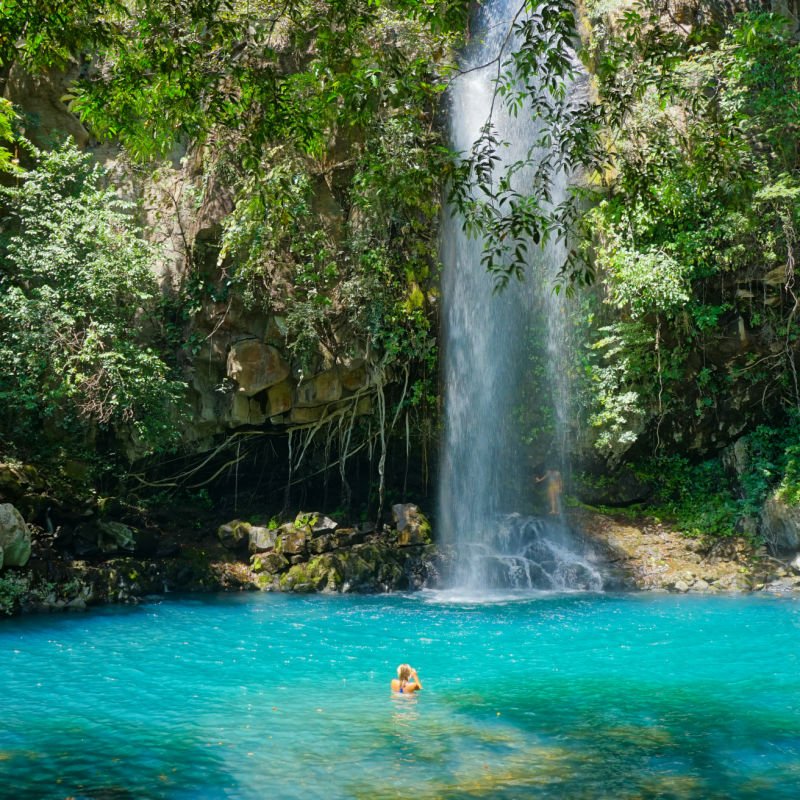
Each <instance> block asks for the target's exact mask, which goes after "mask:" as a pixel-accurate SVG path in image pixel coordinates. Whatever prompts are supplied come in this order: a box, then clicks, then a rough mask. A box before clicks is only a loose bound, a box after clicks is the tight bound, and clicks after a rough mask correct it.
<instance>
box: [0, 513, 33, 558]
mask: <svg viewBox="0 0 800 800" xmlns="http://www.w3.org/2000/svg"><path fill="white" fill-rule="evenodd" d="M30 557H31V532H30V531H29V530H28V526H27V525H26V524H25V520H24V519H23V518H22V514H20V513H19V511H17V509H16V508H14V506H12V505H11V503H0V568H1V567H4V566H5V567H24V566H25V565H26V564H27V563H28V559H29V558H30Z"/></svg>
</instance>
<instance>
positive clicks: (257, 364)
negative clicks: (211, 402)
mask: <svg viewBox="0 0 800 800" xmlns="http://www.w3.org/2000/svg"><path fill="white" fill-rule="evenodd" d="M227 366H228V377H229V378H230V379H231V380H233V381H235V382H236V384H237V386H238V391H240V392H243V393H244V394H245V395H246V396H247V397H252V396H253V395H255V394H258V393H259V392H261V391H263V390H264V389H268V388H269V387H270V386H274V385H275V384H276V383H280V382H281V381H283V380H285V379H286V378H287V377H288V376H289V365H288V364H287V363H286V362H285V361H284V360H283V358H282V356H281V354H280V353H279V352H278V350H277V349H276V348H274V347H272V346H271V345H268V344H264V343H263V342H261V341H259V340H258V339H241V340H239V341H238V342H234V343H233V344H232V345H231V349H230V350H229V351H228V363H227Z"/></svg>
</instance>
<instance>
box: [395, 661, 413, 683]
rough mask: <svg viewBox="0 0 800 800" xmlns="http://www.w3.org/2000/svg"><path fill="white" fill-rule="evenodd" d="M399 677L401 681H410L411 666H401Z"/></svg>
mask: <svg viewBox="0 0 800 800" xmlns="http://www.w3.org/2000/svg"><path fill="white" fill-rule="evenodd" d="M397 677H398V678H400V680H401V681H408V679H409V678H410V677H411V665H410V664H401V665H400V666H399V667H398V668H397Z"/></svg>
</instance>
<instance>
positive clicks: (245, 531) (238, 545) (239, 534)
mask: <svg viewBox="0 0 800 800" xmlns="http://www.w3.org/2000/svg"><path fill="white" fill-rule="evenodd" d="M251 527H252V526H251V525H250V523H249V522H244V521H243V520H241V519H235V520H232V521H231V522H226V523H225V524H224V525H220V526H219V528H217V538H218V539H219V540H220V542H221V543H222V546H223V547H227V548H228V550H243V549H244V548H245V547H246V546H247V545H248V544H249V542H250V529H251Z"/></svg>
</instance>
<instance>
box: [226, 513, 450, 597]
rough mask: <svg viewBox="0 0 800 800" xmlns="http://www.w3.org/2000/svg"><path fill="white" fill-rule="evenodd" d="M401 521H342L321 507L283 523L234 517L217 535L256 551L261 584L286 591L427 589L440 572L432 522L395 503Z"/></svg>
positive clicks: (253, 563)
mask: <svg viewBox="0 0 800 800" xmlns="http://www.w3.org/2000/svg"><path fill="white" fill-rule="evenodd" d="M392 517H393V520H394V527H390V526H388V525H385V526H383V528H381V529H377V528H376V526H375V525H373V524H362V525H358V526H357V527H354V528H345V527H341V526H340V525H339V524H338V523H337V522H335V521H334V520H332V519H330V517H327V516H325V515H324V514H320V513H301V514H298V515H297V517H296V518H295V519H294V521H293V522H289V523H286V524H284V525H281V526H272V527H269V526H267V527H265V526H258V525H251V524H249V523H247V522H243V521H241V520H234V521H233V522H229V523H227V524H226V525H222V526H221V527H220V528H219V530H218V532H217V536H218V538H219V540H220V542H221V543H222V544H223V545H224V546H225V547H227V548H228V549H229V550H231V551H232V552H234V553H239V554H245V553H247V554H249V556H250V558H249V566H250V570H251V572H252V573H253V575H254V582H255V583H256V584H257V586H258V587H259V588H260V589H264V590H268V591H284V592H300V593H308V592H387V591H392V590H398V589H419V588H422V587H423V586H424V585H426V584H427V583H428V582H429V581H430V580H431V579H433V578H434V577H435V575H436V572H437V568H436V561H437V559H438V557H437V555H436V550H435V548H434V546H433V542H432V539H431V526H430V524H429V523H428V520H427V519H426V518H425V516H424V515H423V514H422V512H421V511H420V510H419V508H417V507H416V506H414V505H410V504H409V505H396V506H394V507H393V508H392Z"/></svg>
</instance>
